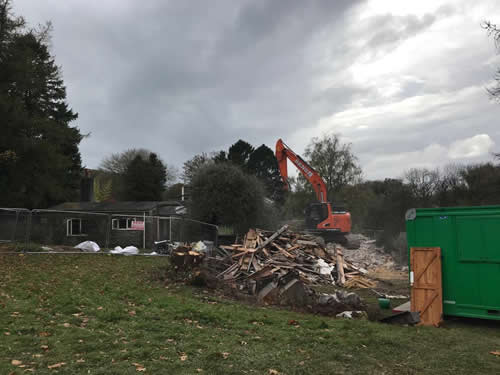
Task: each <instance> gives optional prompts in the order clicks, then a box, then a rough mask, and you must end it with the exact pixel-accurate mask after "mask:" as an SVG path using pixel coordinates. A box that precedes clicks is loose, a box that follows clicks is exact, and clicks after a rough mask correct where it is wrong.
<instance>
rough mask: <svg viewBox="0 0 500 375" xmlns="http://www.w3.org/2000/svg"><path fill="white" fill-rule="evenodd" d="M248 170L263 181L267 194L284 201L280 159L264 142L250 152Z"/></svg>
mask: <svg viewBox="0 0 500 375" xmlns="http://www.w3.org/2000/svg"><path fill="white" fill-rule="evenodd" d="M247 170H248V173H250V174H253V175H255V176H256V177H257V178H258V179H259V180H261V181H262V182H263V184H264V186H265V188H266V192H267V195H268V196H269V197H270V198H271V199H273V200H274V201H276V202H279V203H283V202H284V200H285V190H284V189H283V180H282V179H281V174H280V171H279V168H278V161H277V160H276V156H275V155H274V152H273V151H272V150H271V149H270V148H269V147H267V146H266V145H264V144H263V145H261V146H260V147H257V148H256V149H255V150H254V151H253V152H252V153H251V154H250V157H249V159H248V163H247Z"/></svg>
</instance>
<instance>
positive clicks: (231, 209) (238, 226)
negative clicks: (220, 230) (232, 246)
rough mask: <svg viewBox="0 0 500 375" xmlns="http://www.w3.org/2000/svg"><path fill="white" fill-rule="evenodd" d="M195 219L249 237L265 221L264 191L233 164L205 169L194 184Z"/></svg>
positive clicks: (201, 170)
mask: <svg viewBox="0 0 500 375" xmlns="http://www.w3.org/2000/svg"><path fill="white" fill-rule="evenodd" d="M190 212H191V215H192V216H193V217H195V218H197V219H199V220H202V221H206V222H209V223H212V224H216V225H219V224H224V225H233V226H234V228H235V230H236V232H238V233H245V232H246V231H247V230H248V228H250V227H252V226H255V225H256V224H257V223H258V222H259V220H261V218H263V217H265V214H266V211H265V206H264V188H263V186H262V184H261V183H260V182H259V181H258V180H257V178H256V177H254V176H249V175H247V174H245V173H244V172H243V171H242V170H241V169H240V168H238V167H236V166H234V165H232V164H231V163H220V164H208V165H205V166H203V167H201V168H200V169H199V170H198V171H197V172H196V174H195V175H194V177H193V180H192V183H191V201H190Z"/></svg>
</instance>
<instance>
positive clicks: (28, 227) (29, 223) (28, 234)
mask: <svg viewBox="0 0 500 375" xmlns="http://www.w3.org/2000/svg"><path fill="white" fill-rule="evenodd" d="M32 219H33V211H30V212H29V214H28V218H27V220H26V221H27V223H26V246H25V248H24V249H23V251H26V247H28V246H29V244H30V241H31V226H32V224H33V220H32Z"/></svg>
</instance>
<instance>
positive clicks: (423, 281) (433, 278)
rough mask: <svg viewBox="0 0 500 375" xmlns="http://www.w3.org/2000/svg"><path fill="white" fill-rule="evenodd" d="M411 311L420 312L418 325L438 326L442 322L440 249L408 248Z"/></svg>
mask: <svg viewBox="0 0 500 375" xmlns="http://www.w3.org/2000/svg"><path fill="white" fill-rule="evenodd" d="M410 265H411V273H410V283H411V311H419V312H420V324H423V325H434V326H436V327H437V326H439V324H440V323H441V321H442V320H443V292H442V284H441V248H439V247H412V248H410Z"/></svg>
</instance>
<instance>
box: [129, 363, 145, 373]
mask: <svg viewBox="0 0 500 375" xmlns="http://www.w3.org/2000/svg"><path fill="white" fill-rule="evenodd" d="M132 364H133V365H134V366H135V371H138V372H144V371H146V367H144V366H143V365H141V364H140V363H132Z"/></svg>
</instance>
